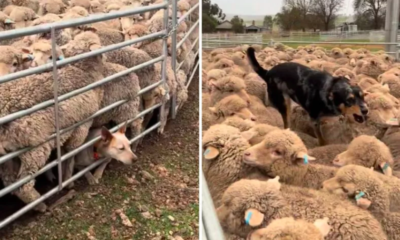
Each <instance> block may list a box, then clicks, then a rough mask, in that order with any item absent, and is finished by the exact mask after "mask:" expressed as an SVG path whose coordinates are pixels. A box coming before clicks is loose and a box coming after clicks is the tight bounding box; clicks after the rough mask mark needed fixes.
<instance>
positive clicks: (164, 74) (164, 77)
mask: <svg viewBox="0 0 400 240" xmlns="http://www.w3.org/2000/svg"><path fill="white" fill-rule="evenodd" d="M164 2H168V0H164ZM168 10H169V7H168V5H167V7H166V8H165V9H164V28H165V37H164V38H163V56H164V60H163V61H162V65H161V79H162V81H163V87H166V88H167V89H168V91H169V87H168V82H167V58H168V34H169V32H168V31H169V29H168V16H169V14H168ZM166 94H169V93H168V92H167V93H166ZM162 103H163V104H162V106H161V107H160V117H159V120H160V122H161V121H162V120H163V118H164V116H165V103H166V101H165V100H163V101H162ZM165 120H167V119H165Z"/></svg>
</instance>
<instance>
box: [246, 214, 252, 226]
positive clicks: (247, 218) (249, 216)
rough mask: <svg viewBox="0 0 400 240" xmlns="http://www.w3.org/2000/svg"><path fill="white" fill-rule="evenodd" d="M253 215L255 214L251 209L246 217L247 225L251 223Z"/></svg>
mask: <svg viewBox="0 0 400 240" xmlns="http://www.w3.org/2000/svg"><path fill="white" fill-rule="evenodd" d="M252 215H253V212H251V211H250V212H248V213H247V216H246V219H245V222H246V224H247V225H249V223H250V219H251V216H252Z"/></svg>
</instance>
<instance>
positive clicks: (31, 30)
mask: <svg viewBox="0 0 400 240" xmlns="http://www.w3.org/2000/svg"><path fill="white" fill-rule="evenodd" d="M176 4H177V2H176V1H173V3H172V5H173V10H174V11H175V13H176ZM196 8H198V4H197V5H196V6H194V7H192V8H191V10H190V11H189V12H188V13H187V14H185V15H184V16H183V18H181V19H179V23H180V22H182V21H184V17H187V16H188V15H190V13H192V12H193V11H194V9H196ZM159 9H164V27H165V29H164V30H162V31H160V32H156V33H152V34H149V35H146V36H143V37H140V38H137V39H134V40H128V41H124V42H121V43H117V44H113V45H109V46H105V47H103V48H101V49H97V50H94V51H91V52H87V53H83V54H80V55H77V56H73V57H70V58H66V59H63V60H59V61H57V57H56V56H57V52H56V34H55V32H56V30H59V29H63V28H69V27H75V26H79V25H83V24H90V23H95V22H100V21H105V20H110V19H115V18H120V17H125V16H129V15H134V14H139V13H144V12H148V11H154V10H159ZM168 10H169V5H168V0H165V1H164V2H163V3H161V4H157V5H151V6H146V7H140V8H135V9H129V10H124V11H118V12H112V13H107V14H96V15H90V16H88V17H83V18H79V19H74V20H69V21H62V22H55V23H51V24H43V25H39V26H35V27H28V28H23V29H17V30H11V31H6V32H0V40H4V39H11V38H16V37H23V36H27V35H32V34H40V33H45V32H50V33H51V44H52V56H53V57H52V59H53V60H52V62H51V63H48V64H45V65H42V66H39V67H35V68H32V69H27V70H23V71H19V72H16V73H12V74H8V75H6V76H2V77H0V84H3V83H6V82H10V81H13V80H15V79H19V78H22V77H25V76H29V75H32V74H38V73H41V72H44V71H47V70H50V69H52V73H53V81H54V84H53V85H54V89H53V90H54V99H51V100H47V101H44V102H42V103H39V104H37V105H34V106H32V107H30V108H28V109H25V110H21V111H18V112H15V113H12V114H9V115H7V116H4V117H0V125H3V124H6V123H9V122H11V121H14V120H16V119H18V118H21V117H23V116H26V115H29V114H31V113H34V112H37V111H39V110H41V109H44V108H47V107H51V106H53V105H54V108H55V133H53V134H52V135H50V136H49V137H48V139H46V140H45V142H43V143H41V144H40V145H42V144H44V143H46V142H48V141H51V140H54V139H56V143H57V144H56V150H57V160H56V161H51V162H49V163H48V164H46V165H45V166H43V167H42V168H41V169H39V170H38V171H37V172H35V173H33V174H31V175H28V176H26V177H23V178H21V179H18V181H16V182H14V183H12V184H10V185H7V186H5V187H4V188H3V189H1V190H0V198H1V197H3V196H4V195H6V194H8V193H11V192H13V191H15V190H17V189H18V188H20V187H21V186H23V185H24V184H26V183H28V182H29V181H32V180H34V179H35V178H36V177H37V176H38V175H40V174H42V173H44V172H46V171H48V170H50V169H52V168H53V167H55V166H56V165H57V167H58V179H59V181H58V186H56V187H54V188H53V189H51V190H50V191H49V192H47V193H45V194H43V195H41V196H40V197H39V198H38V199H36V200H34V201H33V202H30V203H29V204H27V205H26V206H24V207H23V208H21V209H20V210H18V211H17V212H15V213H14V214H12V215H10V216H8V217H7V218H5V219H4V220H2V221H1V222H0V228H3V227H5V226H6V225H8V224H9V223H11V222H12V221H14V220H16V219H17V218H19V217H20V216H22V215H23V214H25V213H26V212H28V211H29V210H31V209H32V208H34V207H35V206H37V205H38V204H39V203H42V202H43V201H44V200H46V199H47V198H49V197H50V196H52V195H54V194H55V193H57V192H59V191H60V190H61V189H63V188H64V187H65V186H67V185H68V184H70V183H72V182H73V181H75V180H77V179H78V178H80V177H82V176H83V175H84V174H85V173H87V172H88V171H90V170H92V169H94V168H95V167H97V166H99V165H100V164H102V163H104V162H105V161H106V159H101V160H99V161H95V162H94V163H93V164H91V165H90V166H88V167H86V168H85V169H83V170H81V171H79V172H78V173H76V174H75V175H73V176H72V177H71V178H69V179H67V180H66V181H63V180H62V179H63V178H62V172H63V171H62V162H64V161H66V160H67V159H69V158H70V157H72V156H75V155H76V154H78V153H79V152H80V151H82V150H84V149H86V148H88V147H91V146H92V145H94V144H95V143H96V142H97V141H98V140H100V138H101V137H100V136H99V137H96V138H94V139H92V140H90V141H88V142H85V143H84V144H83V145H81V146H79V147H78V148H76V149H74V150H72V151H70V152H68V153H66V154H64V155H61V144H60V136H61V135H62V134H64V133H66V132H68V131H70V130H72V129H74V128H76V127H78V126H80V125H82V124H84V123H86V122H88V121H91V120H93V119H94V118H96V117H98V116H100V115H102V114H104V113H105V112H107V111H110V110H112V109H115V108H117V107H119V106H121V105H123V104H125V103H127V102H128V101H129V100H121V101H118V102H115V103H113V104H110V105H109V106H106V107H104V108H102V109H99V110H98V111H97V112H96V113H94V114H93V115H91V116H90V117H88V118H87V119H85V120H83V121H80V122H77V123H75V124H73V125H72V126H69V127H67V128H64V129H60V126H59V118H60V116H59V113H58V105H59V103H60V102H62V101H65V100H67V99H69V98H71V97H74V96H77V95H78V94H82V93H84V92H87V91H89V90H91V89H94V88H96V87H99V86H101V85H104V84H106V83H108V82H111V81H114V80H116V79H118V78H119V77H122V76H125V75H127V74H130V73H132V72H135V71H137V70H139V69H142V68H144V67H147V66H150V65H153V64H155V63H157V62H160V61H162V71H161V80H160V81H158V82H156V83H153V84H151V85H149V86H147V87H144V88H142V89H141V90H140V91H139V92H138V93H137V95H136V96H140V95H142V94H144V93H146V92H148V91H150V90H152V89H154V88H156V87H158V86H160V85H162V84H164V85H166V84H167V81H166V78H167V75H166V63H167V61H166V60H167V57H168V47H167V38H168V37H169V36H172V38H174V36H175V38H176V32H175V31H174V30H172V31H169V30H170V29H168V27H167V26H168V23H169V18H168ZM172 15H173V16H175V19H176V14H172ZM173 26H175V25H173ZM175 29H176V28H175ZM171 33H172V35H171ZM189 34H190V33H189ZM189 34H188V35H189ZM157 38H162V39H163V44H162V48H163V54H162V56H160V57H157V58H155V59H152V60H150V61H147V62H144V63H141V64H139V65H137V66H134V67H131V68H128V69H126V70H124V71H122V72H118V73H116V74H114V75H111V76H108V77H105V78H104V79H102V80H100V81H96V82H94V83H91V84H89V85H87V86H85V87H82V88H79V89H75V90H73V91H71V92H68V93H65V94H63V95H61V96H58V84H59V82H58V67H61V66H65V65H67V64H71V63H74V62H77V61H80V60H82V59H85V58H88V57H93V56H97V55H101V54H103V53H106V52H110V51H113V50H117V49H120V48H123V47H126V46H129V45H132V44H134V43H138V42H142V41H145V40H150V39H157ZM197 41H198V39H197ZM174 46H176V45H174ZM174 51H176V47H175V48H173V51H172V53H173V55H174ZM197 54H198V52H197ZM175 58H176V53H175ZM172 62H174V61H172ZM197 67H198V63H197V65H196V67H195V68H193V70H192V74H191V76H190V78H189V81H188V84H187V86H186V87H188V86H189V84H190V82H191V80H192V79H193V77H194V73H195V72H196V69H197ZM173 69H175V66H174V67H173ZM157 108H160V111H163V110H164V108H165V102H164V101H162V103H158V104H155V105H154V106H151V107H149V108H147V109H145V110H143V111H142V112H140V113H139V114H138V115H137V116H136V117H134V118H133V119H130V120H128V121H127V123H128V124H129V123H132V122H133V121H135V120H137V119H139V118H142V117H144V116H145V115H146V114H148V113H150V112H152V111H153V110H155V109H157ZM162 115H163V114H160V116H162ZM124 124H125V123H120V124H119V125H117V126H115V127H114V128H112V129H110V131H111V132H116V131H117V130H118V129H119V128H120V127H122V126H123V125H124ZM160 126H161V121H158V123H156V124H154V125H153V126H151V127H150V128H148V129H146V130H144V131H143V132H142V133H140V134H139V135H137V136H134V138H133V139H131V140H130V143H131V144H132V143H134V142H136V141H138V140H139V139H141V138H142V137H144V136H145V135H147V134H149V133H150V132H152V131H154V130H156V129H157V128H158V127H160ZM40 145H38V146H40ZM38 146H30V147H27V148H24V149H19V150H17V151H14V152H12V153H8V154H6V155H3V156H1V157H0V164H4V163H5V162H7V161H10V160H12V159H13V158H15V157H18V156H20V155H21V154H23V153H26V152H28V151H31V150H33V149H34V148H36V147H38ZM48 160H49V159H48ZM0 177H1V176H0Z"/></svg>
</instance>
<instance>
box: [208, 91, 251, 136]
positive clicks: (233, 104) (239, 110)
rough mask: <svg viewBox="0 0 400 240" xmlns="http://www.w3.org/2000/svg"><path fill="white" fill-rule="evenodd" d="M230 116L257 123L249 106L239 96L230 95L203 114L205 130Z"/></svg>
mask: <svg viewBox="0 0 400 240" xmlns="http://www.w3.org/2000/svg"><path fill="white" fill-rule="evenodd" d="M228 116H238V117H240V118H242V119H249V120H251V121H256V118H255V116H254V115H253V114H252V113H251V112H250V110H249V108H248V104H247V102H246V101H244V100H243V99H242V98H240V97H239V96H237V95H230V96H227V97H225V98H223V99H222V100H221V101H219V102H217V103H216V104H215V105H214V106H213V107H209V108H208V111H206V112H204V114H203V116H202V117H203V128H204V129H208V127H209V126H210V125H211V124H212V123H217V122H222V121H223V120H224V119H225V118H227V117H228Z"/></svg>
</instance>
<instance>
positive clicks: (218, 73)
mask: <svg viewBox="0 0 400 240" xmlns="http://www.w3.org/2000/svg"><path fill="white" fill-rule="evenodd" d="M203 71H204V70H203ZM206 75H207V77H206V78H202V80H205V83H204V86H203V87H204V88H205V89H207V90H208V91H210V90H211V85H209V82H210V81H216V80H218V79H220V78H223V77H226V75H227V74H226V71H224V70H220V69H212V70H210V71H208V72H207V73H206Z"/></svg>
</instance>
